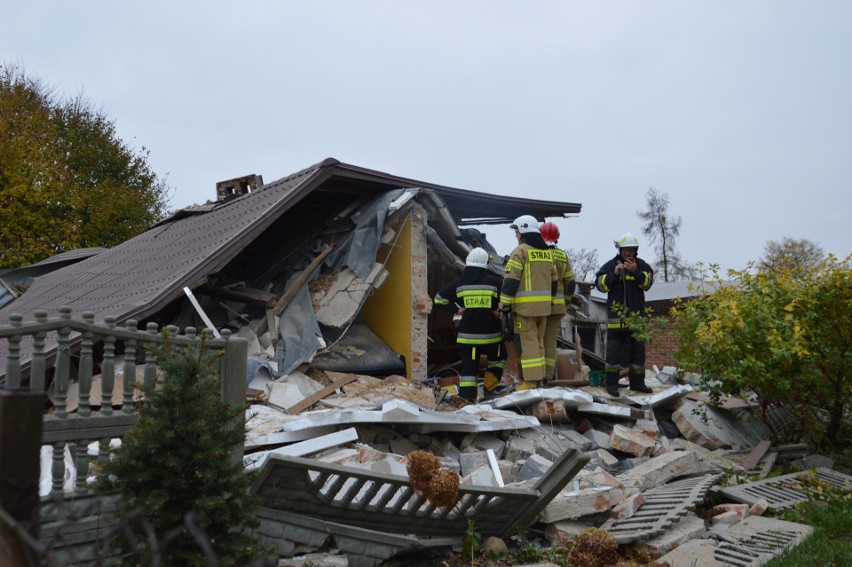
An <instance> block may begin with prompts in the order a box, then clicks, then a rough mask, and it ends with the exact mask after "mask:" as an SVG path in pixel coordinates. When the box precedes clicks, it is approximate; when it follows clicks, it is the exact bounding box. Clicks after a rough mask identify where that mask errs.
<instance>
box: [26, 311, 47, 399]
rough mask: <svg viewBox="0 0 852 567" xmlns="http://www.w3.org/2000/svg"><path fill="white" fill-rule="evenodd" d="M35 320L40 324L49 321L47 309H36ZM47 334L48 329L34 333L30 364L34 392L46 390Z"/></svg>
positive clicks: (31, 389) (31, 385)
mask: <svg viewBox="0 0 852 567" xmlns="http://www.w3.org/2000/svg"><path fill="white" fill-rule="evenodd" d="M35 321H36V323H39V324H44V323H47V311H41V310H39V311H36V312H35ZM46 336H47V332H46V331H38V332H36V333H33V359H32V364H30V391H32V392H37V393H43V392H44V370H45V367H46V364H45V360H44V338H45V337H46Z"/></svg>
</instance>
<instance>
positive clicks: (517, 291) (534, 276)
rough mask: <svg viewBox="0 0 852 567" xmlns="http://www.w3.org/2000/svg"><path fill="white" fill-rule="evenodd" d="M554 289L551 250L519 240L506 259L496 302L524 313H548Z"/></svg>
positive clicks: (531, 314) (504, 307)
mask: <svg viewBox="0 0 852 567" xmlns="http://www.w3.org/2000/svg"><path fill="white" fill-rule="evenodd" d="M555 293H556V268H555V267H554V265H553V252H552V250H550V249H549V248H548V249H544V250H542V249H540V248H534V247H532V246H530V245H529V244H526V243H522V244H520V245H518V247H517V248H515V249H514V250H513V251H512V254H511V255H510V256H509V261H508V262H507V263H506V277H505V278H503V287H502V289H501V290H500V304H501V306H502V308H503V309H507V308H510V309H511V310H512V311H514V312H515V313H518V314H520V315H525V316H527V317H539V316H542V315H550V310H551V304H552V303H553V296H554V295H555Z"/></svg>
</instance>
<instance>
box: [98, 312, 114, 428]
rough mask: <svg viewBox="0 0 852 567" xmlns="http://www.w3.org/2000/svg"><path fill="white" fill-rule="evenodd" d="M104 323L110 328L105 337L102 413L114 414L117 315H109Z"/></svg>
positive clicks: (102, 369)
mask: <svg viewBox="0 0 852 567" xmlns="http://www.w3.org/2000/svg"><path fill="white" fill-rule="evenodd" d="M104 323H105V324H106V326H107V327H109V328H110V331H109V333H108V334H107V335H106V336H105V337H104V360H103V363H102V364H101V414H102V415H112V391H113V390H114V389H115V335H113V334H111V333H112V330H113V329H115V317H107V318H105V319H104Z"/></svg>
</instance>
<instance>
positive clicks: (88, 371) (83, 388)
mask: <svg viewBox="0 0 852 567" xmlns="http://www.w3.org/2000/svg"><path fill="white" fill-rule="evenodd" d="M83 322H84V323H86V324H87V325H93V324H94V323H95V315H94V314H93V313H89V312H86V313H83ZM92 336H93V335H92V331H91V330H89V329H86V330H84V331H83V340H82V343H81V346H80V369H79V375H78V377H77V378H78V380H79V385H80V406H79V408H78V409H77V414H78V415H79V416H80V417H89V416H90V415H92V408H91V404H90V403H89V397H90V396H91V393H92V369H93V364H92Z"/></svg>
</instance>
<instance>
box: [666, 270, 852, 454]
mask: <svg viewBox="0 0 852 567" xmlns="http://www.w3.org/2000/svg"><path fill="white" fill-rule="evenodd" d="M728 276H729V277H730V278H732V279H731V281H727V282H726V281H724V280H722V279H721V277H720V276H719V274H718V267H717V266H714V267H712V276H711V277H710V289H715V291H713V292H711V293H706V294H704V295H703V296H701V297H699V298H697V299H694V300H692V301H690V302H688V303H685V304H681V305H680V306H678V307H676V308H675V309H673V318H674V321H675V333H676V336H677V337H678V341H679V343H678V348H677V352H676V356H677V358H678V361H679V363H680V364H681V366H682V367H684V368H685V369H689V370H697V371H700V372H703V374H702V378H701V380H702V388H704V389H706V390H707V391H708V392H709V393H710V395H711V398H712V399H713V400H715V401H718V400H719V398H720V397H721V396H740V397H745V396H746V395H748V394H749V393H754V394H755V395H756V399H757V402H758V404H759V406H760V411H761V416H762V421H763V422H764V423H766V425H767V426H768V427H769V429H770V431H772V432H773V435H774V436H775V437H776V440H780V439H778V438H779V437H780V435H779V432H777V431H775V430H774V429H773V424H772V422H771V420H769V418H768V412H769V410H770V408H772V407H775V406H779V407H783V408H785V409H786V410H787V411H789V412H792V414H793V415H794V416H796V418H797V424H798V427H799V431H798V438H800V439H805V440H807V441H809V442H812V443H815V444H816V445H821V446H823V445H831V444H837V443H839V442H840V440H841V439H843V436H844V434H845V433H848V429H849V427H850V423H849V420H848V416H847V410H848V408H849V403H850V399H852V380H850V376H849V369H850V367H852V326H850V325H849V321H852V256H848V257H846V259H844V260H838V259H837V258H835V257H834V256H828V257H827V259H826V260H825V261H823V262H821V263H819V264H816V265H813V266H811V267H808V268H807V269H806V270H804V271H803V272H801V273H799V274H795V275H794V274H791V273H790V272H787V271H777V270H769V271H757V272H755V271H752V270H743V271H734V270H730V271H729V272H728Z"/></svg>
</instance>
